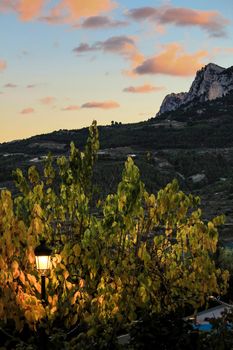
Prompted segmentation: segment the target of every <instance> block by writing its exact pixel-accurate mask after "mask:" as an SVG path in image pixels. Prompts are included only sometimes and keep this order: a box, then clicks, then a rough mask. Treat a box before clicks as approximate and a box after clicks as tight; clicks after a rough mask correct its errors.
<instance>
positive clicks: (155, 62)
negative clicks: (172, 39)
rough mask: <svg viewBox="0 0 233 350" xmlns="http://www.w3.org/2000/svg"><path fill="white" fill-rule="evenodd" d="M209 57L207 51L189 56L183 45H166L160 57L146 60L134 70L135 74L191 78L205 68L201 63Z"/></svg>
mask: <svg viewBox="0 0 233 350" xmlns="http://www.w3.org/2000/svg"><path fill="white" fill-rule="evenodd" d="M207 56H208V52H207V51H204V50H201V51H197V52H195V53H194V54H189V53H186V52H185V51H184V49H183V48H182V46H181V45H179V44H177V43H171V44H168V45H165V46H164V50H163V51H162V52H161V53H159V54H158V55H156V56H154V57H151V58H148V59H145V60H144V61H143V62H142V63H141V64H140V65H138V66H137V67H136V68H135V69H134V73H136V74H168V75H176V76H190V75H193V74H195V72H196V71H197V70H198V69H200V68H201V67H202V66H203V63H201V62H200V61H201V60H202V59H203V58H206V57H207Z"/></svg>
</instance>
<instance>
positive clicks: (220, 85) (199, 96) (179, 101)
mask: <svg viewBox="0 0 233 350" xmlns="http://www.w3.org/2000/svg"><path fill="white" fill-rule="evenodd" d="M231 90H233V67H230V68H227V69H225V68H223V67H220V66H217V65H216V64H214V63H209V64H208V65H206V66H205V67H203V68H202V69H201V70H199V71H197V73H196V77H195V79H194V81H193V83H192V85H191V87H190V90H189V92H181V93H178V94H174V93H172V94H169V95H167V96H166V97H165V98H164V100H163V102H162V104H161V107H160V110H159V112H158V114H157V115H161V114H162V113H165V112H169V111H173V110H176V109H177V108H178V107H180V106H181V105H183V104H186V103H189V102H192V101H194V100H195V101H199V102H204V101H210V100H214V99H216V98H218V97H223V96H224V95H226V94H227V93H228V92H229V91H231Z"/></svg>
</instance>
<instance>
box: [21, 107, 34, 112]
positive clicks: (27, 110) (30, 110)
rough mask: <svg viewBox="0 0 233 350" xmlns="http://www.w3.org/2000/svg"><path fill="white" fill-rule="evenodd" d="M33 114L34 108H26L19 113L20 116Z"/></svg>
mask: <svg viewBox="0 0 233 350" xmlns="http://www.w3.org/2000/svg"><path fill="white" fill-rule="evenodd" d="M34 112H35V110H34V108H31V107H28V108H24V109H22V111H21V112H20V113H21V114H30V113H34Z"/></svg>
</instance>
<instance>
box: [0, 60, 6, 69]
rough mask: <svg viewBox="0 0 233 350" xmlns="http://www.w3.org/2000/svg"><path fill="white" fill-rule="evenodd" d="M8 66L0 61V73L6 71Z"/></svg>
mask: <svg viewBox="0 0 233 350" xmlns="http://www.w3.org/2000/svg"><path fill="white" fill-rule="evenodd" d="M6 66H7V64H6V61H4V60H0V72H1V71H3V70H4V69H6Z"/></svg>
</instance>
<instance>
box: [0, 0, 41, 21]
mask: <svg viewBox="0 0 233 350" xmlns="http://www.w3.org/2000/svg"><path fill="white" fill-rule="evenodd" d="M45 3H46V0H33V1H32V0H2V1H1V4H0V12H16V13H17V14H18V16H19V18H20V20H21V21H30V20H32V19H33V18H34V17H36V16H37V15H38V14H39V13H40V12H41V10H42V8H43V5H44V4H45Z"/></svg>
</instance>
